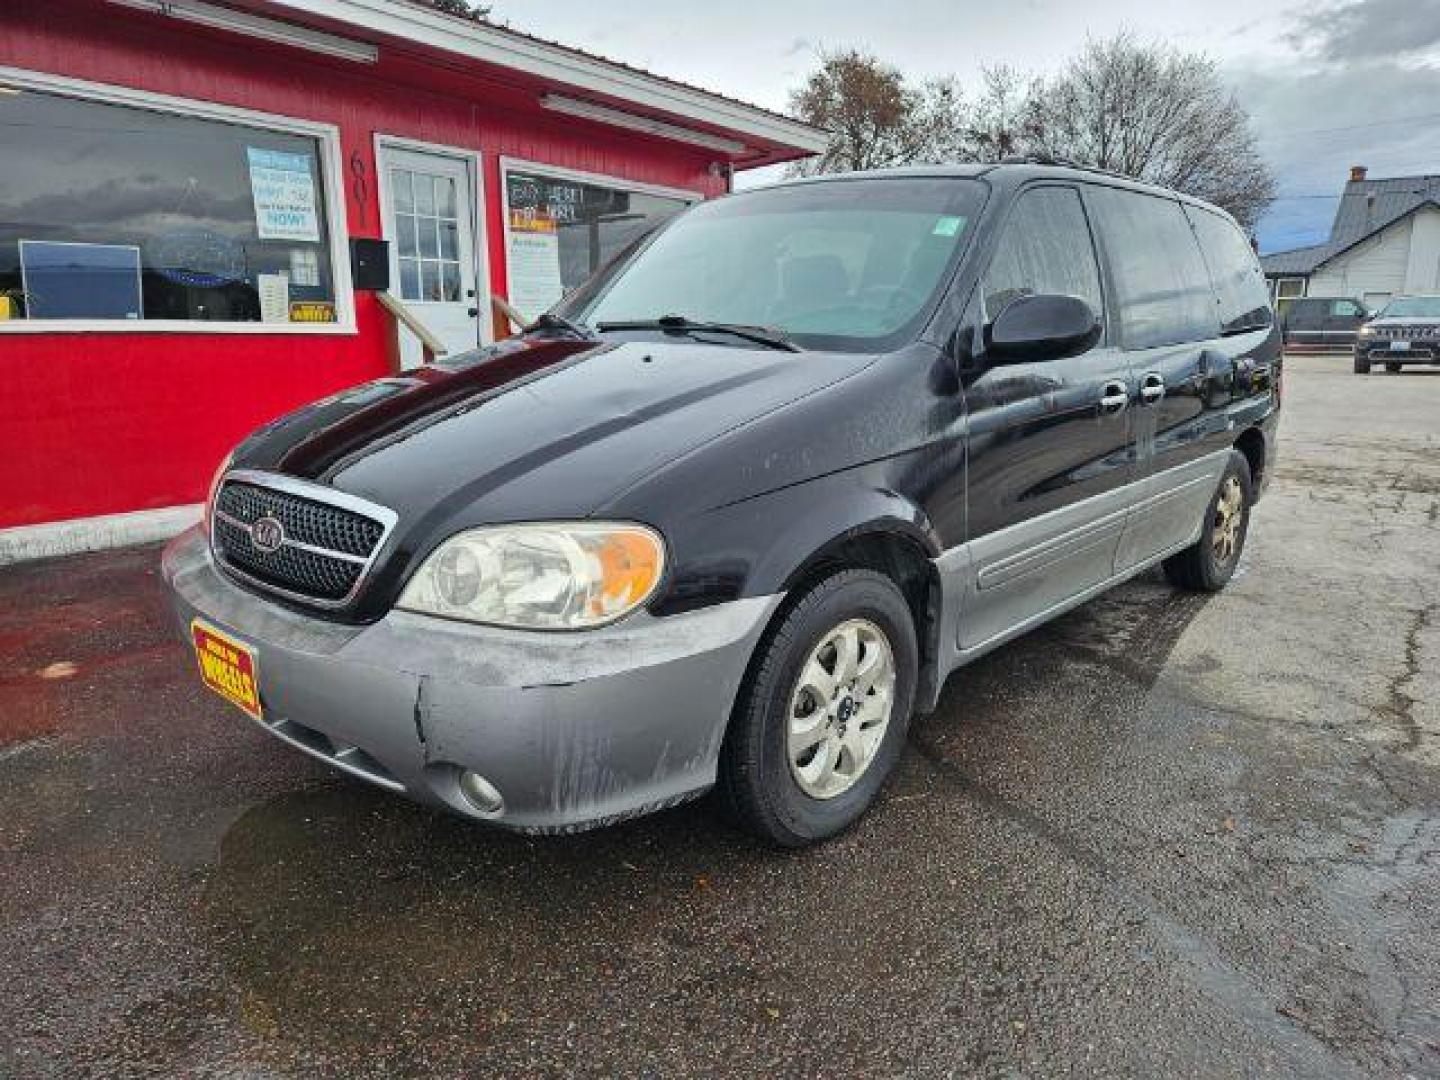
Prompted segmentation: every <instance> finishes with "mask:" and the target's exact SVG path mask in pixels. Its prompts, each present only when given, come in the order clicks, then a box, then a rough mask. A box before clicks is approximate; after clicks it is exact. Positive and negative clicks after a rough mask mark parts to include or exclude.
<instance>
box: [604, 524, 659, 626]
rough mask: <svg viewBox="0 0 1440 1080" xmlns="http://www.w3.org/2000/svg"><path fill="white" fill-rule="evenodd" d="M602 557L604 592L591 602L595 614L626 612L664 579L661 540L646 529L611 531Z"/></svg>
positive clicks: (605, 541)
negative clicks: (661, 572) (661, 567)
mask: <svg viewBox="0 0 1440 1080" xmlns="http://www.w3.org/2000/svg"><path fill="white" fill-rule="evenodd" d="M596 555H597V557H598V558H599V560H600V590H599V593H600V595H599V596H597V597H595V598H594V599H593V600H592V601H591V604H590V613H591V614H592V615H598V616H604V615H608V614H610V613H611V612H613V611H624V610H626V609H628V608H630V607H632V606H633V605H634V604H636V603H637V602H639V601H641V600H643V599H645V598H646V597H647V596H649V595H650V593H651V592H652V591H654V589H655V586H656V585H657V584H658V583H659V580H660V565H661V558H662V556H661V552H660V541H659V539H658V538H657V537H656V536H655V534H654V533H652V532H650V531H649V530H643V529H620V530H617V531H615V532H612V533H610V534H609V535H608V536H607V537H606V538H605V539H604V541H603V542H602V543H601V544H600V550H599V551H598V552H597V553H596Z"/></svg>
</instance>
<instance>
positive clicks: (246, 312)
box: [0, 90, 336, 324]
mask: <svg viewBox="0 0 1440 1080" xmlns="http://www.w3.org/2000/svg"><path fill="white" fill-rule="evenodd" d="M0 129H3V131H4V135H3V141H4V146H5V152H4V153H3V154H0V301H3V302H0V317H9V318H14V319H26V320H59V319H81V320H112V321H116V322H120V323H123V322H137V323H138V322H152V321H156V320H165V321H176V320H178V321H184V322H203V323H258V322H273V323H287V324H288V323H312V322H334V321H336V307H335V299H336V298H335V282H334V269H333V267H332V266H331V259H330V226H329V223H328V221H327V220H326V218H327V207H326V206H325V199H324V183H323V182H322V172H321V169H322V165H321V154H320V142H319V140H318V139H316V138H314V137H311V136H305V135H297V134H287V133H283V132H279V131H271V130H263V129H260V128H256V127H250V126H245V125H241V124H231V123H224V122H219V121H215V120H208V119H200V118H198V117H193V116H183V115H178V114H175V113H171V112H159V111H152V110H149V109H144V108H136V107H133V106H129V105H116V104H109V103H105V102H99V101H90V100H83V99H79V98H74V97H68V96H62V95H58V94H51V93H46V92H40V91H33V90H13V91H7V92H5V93H3V94H0Z"/></svg>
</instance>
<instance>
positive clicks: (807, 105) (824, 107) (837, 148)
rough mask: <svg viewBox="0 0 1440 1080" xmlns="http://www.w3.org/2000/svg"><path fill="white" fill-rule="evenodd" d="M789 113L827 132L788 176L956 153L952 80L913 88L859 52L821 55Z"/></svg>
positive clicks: (960, 141) (961, 130)
mask: <svg viewBox="0 0 1440 1080" xmlns="http://www.w3.org/2000/svg"><path fill="white" fill-rule="evenodd" d="M790 107H791V111H792V112H794V114H795V115H796V116H798V117H800V118H801V119H803V120H806V121H808V122H809V123H811V124H815V125H816V126H817V127H822V128H825V129H826V130H827V131H829V132H830V144H829V146H827V147H826V149H825V152H824V153H823V154H821V155H819V156H818V157H814V158H810V159H808V160H806V161H801V162H798V163H796V164H795V165H794V166H792V167H791V173H792V175H811V174H814V173H827V172H843V171H847V170H851V169H878V168H884V167H886V166H892V165H909V164H913V163H917V162H938V161H952V160H955V159H957V158H958V157H959V156H960V155H961V153H962V152H963V147H964V141H965V138H964V137H965V124H964V114H963V101H962V96H961V93H960V88H959V85H958V84H957V83H956V82H955V80H954V79H928V80H925V81H923V82H912V81H909V80H907V79H906V78H905V76H904V75H903V74H901V72H900V70H899V69H898V68H896V67H893V66H891V65H889V64H886V63H883V62H881V61H880V60H879V59H877V58H876V57H874V56H872V55H871V54H869V53H867V52H864V51H862V50H860V49H847V50H844V51H840V52H831V53H825V54H823V55H822V56H821V63H820V67H819V69H818V70H817V71H815V72H813V73H811V75H810V77H809V78H808V79H806V80H805V83H804V85H803V86H801V87H800V88H799V89H798V90H795V91H793V92H792V93H791V95H790Z"/></svg>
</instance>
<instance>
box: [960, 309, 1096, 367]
mask: <svg viewBox="0 0 1440 1080" xmlns="http://www.w3.org/2000/svg"><path fill="white" fill-rule="evenodd" d="M1100 331H1101V327H1100V319H1099V317H1098V316H1097V315H1096V314H1095V312H1094V311H1093V310H1092V309H1091V307H1090V305H1089V304H1087V303H1086V302H1085V301H1084V300H1081V299H1080V298H1079V297H1078V296H1059V295H1049V294H1041V295H1036V296H1022V297H1019V298H1018V299H1015V300H1012V301H1011V302H1010V303H1008V304H1006V305H1005V307H1004V308H1003V309H1002V310H1001V312H1000V314H999V315H997V316H996V317H995V321H994V322H992V323H991V324H990V325H989V326H987V327H986V328H985V351H986V353H987V354H989V355H990V356H992V357H993V358H994V361H995V363H997V364H1022V363H1027V362H1029V361H1034V360H1059V359H1062V358H1063V357H1066V356H1078V355H1079V354H1080V353H1083V352H1086V351H1088V350H1089V349H1091V348H1093V347H1094V345H1095V343H1096V342H1097V341H1099V340H1100Z"/></svg>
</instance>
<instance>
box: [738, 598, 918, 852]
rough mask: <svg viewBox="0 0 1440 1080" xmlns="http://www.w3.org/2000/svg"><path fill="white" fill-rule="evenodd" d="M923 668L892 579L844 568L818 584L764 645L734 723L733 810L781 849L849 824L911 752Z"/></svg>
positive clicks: (906, 610) (910, 622) (909, 619)
mask: <svg viewBox="0 0 1440 1080" xmlns="http://www.w3.org/2000/svg"><path fill="white" fill-rule="evenodd" d="M849 634H853V635H855V638H854V640H855V642H856V643H857V644H851V643H850V640H851V639H850V638H849V637H847V636H846V635H849ZM842 649H843V650H844V652H843V655H842ZM845 657H850V659H849V660H846V659H845ZM887 661H888V664H889V669H890V670H889V672H888V675H887V673H886V671H885V667H886V662H887ZM918 670H919V649H918V646H917V643H916V636H915V623H914V620H913V618H912V616H911V613H910V606H909V605H908V604H907V603H906V602H905V597H904V596H903V595H902V594H901V592H900V590H899V589H898V588H897V587H896V586H895V583H894V582H893V581H891V580H890V579H889V578H888V577H885V576H884V575H883V574H878V573H876V572H874V571H872V570H842V571H840V572H839V573H836V574H833V575H832V576H830V577H828V578H826V579H824V580H823V581H821V582H819V583H818V584H816V585H814V586H813V587H812V588H810V589H809V590H808V591H807V592H806V593H805V594H804V595H803V596H802V597H801V598H800V599H799V600H798V601H797V602H796V603H795V604H794V606H793V607H791V608H790V609H789V611H787V612H785V614H784V615H783V616H782V617H781V618H780V620H779V621H778V622H777V623H776V624H775V625H774V626H773V627H772V628H771V629H770V630H769V631H768V632H767V633H766V635H765V637H764V638H762V639H761V642H760V644H759V646H758V647H757V648H756V651H755V656H754V657H753V658H752V660H751V662H750V670H749V671H748V673H747V675H746V679H745V683H744V685H743V687H742V689H741V692H740V696H739V698H738V699H737V701H736V704H735V712H734V714H733V715H732V716H731V718H730V727H729V729H728V730H727V731H726V733H725V741H724V744H723V745H722V746H721V749H720V769H719V776H718V779H717V784H716V788H717V791H718V793H719V796H720V798H721V799H722V800H723V803H724V805H725V808H726V809H727V810H728V811H729V813H730V815H731V816H732V817H733V818H734V819H735V820H736V821H737V822H738V823H739V824H740V825H742V826H744V827H745V828H746V829H748V830H749V831H751V832H753V833H755V834H756V835H758V836H760V837H762V838H764V839H766V840H769V841H770V842H771V843H774V844H777V845H779V846H782V847H803V846H805V845H807V844H813V843H816V842H817V841H820V840H824V839H826V838H828V837H831V836H834V835H835V834H836V833H839V832H841V831H842V830H844V829H846V828H847V827H849V826H850V825H851V824H852V823H853V822H854V821H855V820H856V819H857V818H859V817H860V815H861V814H863V813H864V812H865V810H866V809H867V808H868V807H869V806H870V803H871V802H872V801H873V800H874V798H875V794H876V792H878V791H879V790H880V786H881V785H882V784H883V783H884V782H885V778H886V777H887V776H888V775H889V774H890V771H891V770H892V769H893V768H894V766H895V762H896V761H897V760H898V759H899V757H900V752H901V750H902V748H903V747H904V744H905V732H906V728H907V727H908V725H909V721H910V711H911V709H912V708H913V705H914V700H915V683H916V677H917V672H918ZM870 679H874V680H875V681H874V682H871V683H868V684H867V680H870ZM882 704H883V706H884V707H883V708H882ZM867 710H868V711H867ZM882 723H883V727H882V726H881V724H882ZM867 734H868V736H869V738H867V737H866V736H867ZM807 739H809V740H813V741H812V742H808V743H807ZM847 768H848V771H847Z"/></svg>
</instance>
